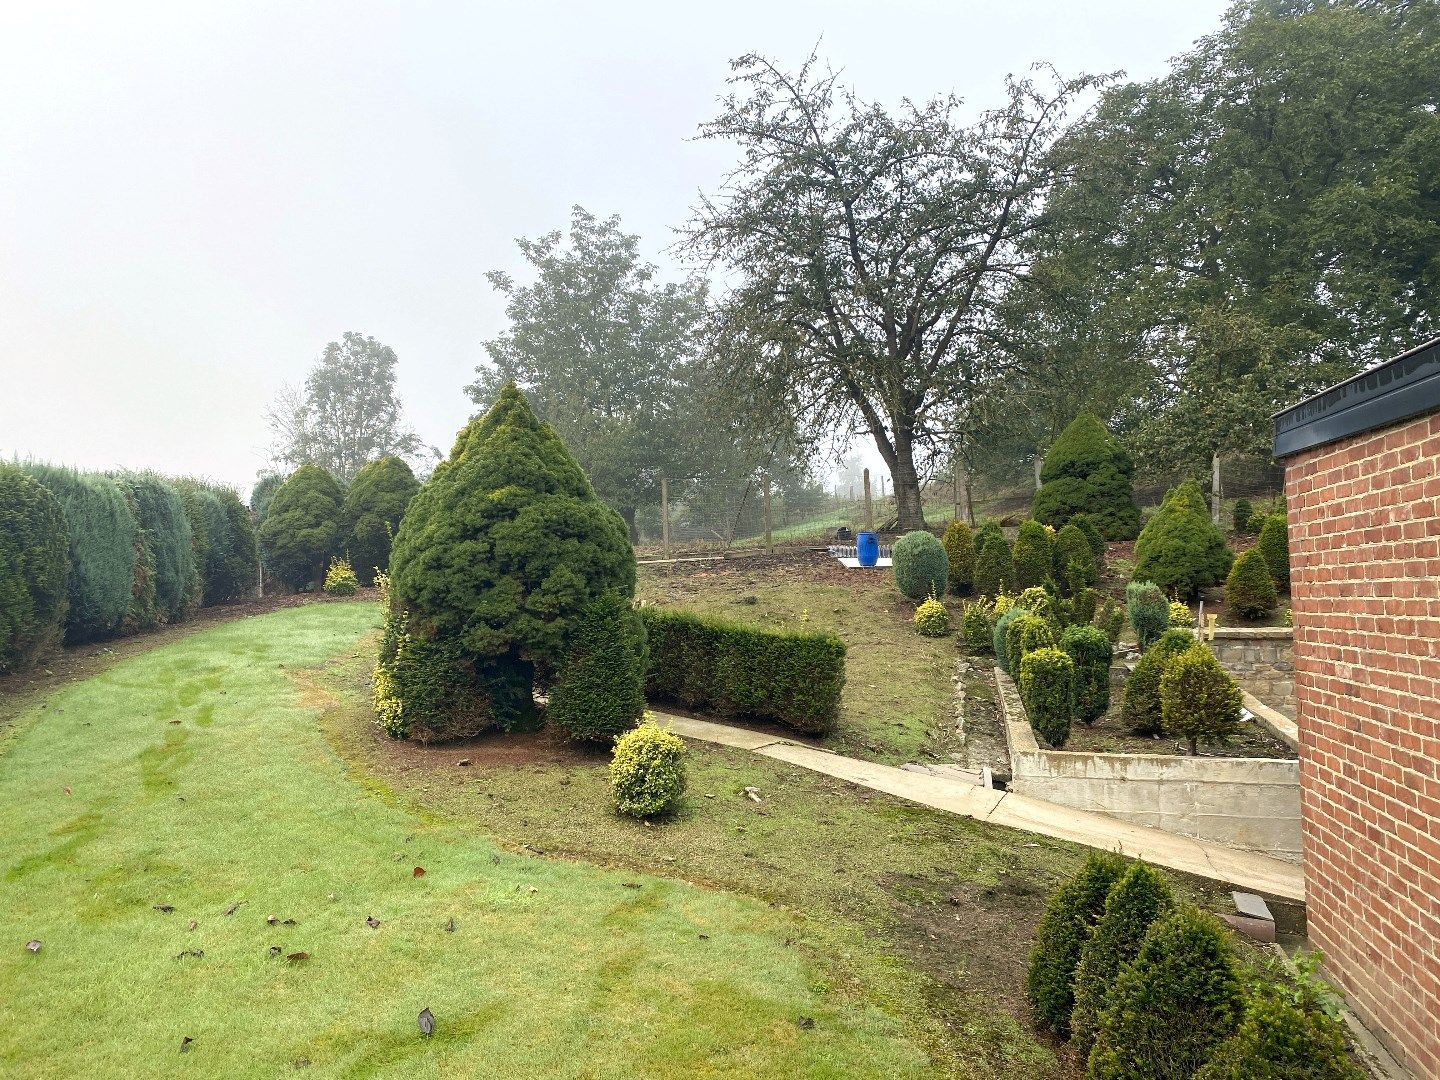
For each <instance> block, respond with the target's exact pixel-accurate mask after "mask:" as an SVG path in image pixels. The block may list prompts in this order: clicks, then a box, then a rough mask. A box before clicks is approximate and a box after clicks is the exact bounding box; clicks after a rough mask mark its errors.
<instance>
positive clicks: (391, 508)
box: [340, 455, 420, 585]
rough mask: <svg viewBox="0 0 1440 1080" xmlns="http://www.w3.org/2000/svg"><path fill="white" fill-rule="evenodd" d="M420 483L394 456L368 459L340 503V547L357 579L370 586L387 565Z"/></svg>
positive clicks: (403, 463)
mask: <svg viewBox="0 0 1440 1080" xmlns="http://www.w3.org/2000/svg"><path fill="white" fill-rule="evenodd" d="M419 490H420V484H419V482H418V481H417V480H416V479H415V474H414V473H413V472H411V471H410V466H409V465H407V464H405V462H404V461H402V460H400V458H398V457H394V456H393V455H390V456H386V457H382V458H376V459H375V460H374V461H371V462H367V463H366V464H365V466H364V468H362V469H361V470H360V471H359V472H358V473H356V474H355V479H354V480H353V481H352V482H351V484H350V487H349V489H348V490H347V491H346V492H345V501H344V503H342V504H341V506H340V549H341V550H342V551H344V553H345V556H346V558H348V559H349V560H350V565H351V566H353V567H354V568H355V574H356V576H357V577H358V578H359V579H360V582H361V583H362V584H365V585H369V584H370V583H371V582H372V581H374V579H375V573H376V571H378V570H384V569H385V568H386V567H388V566H389V565H390V544H391V541H393V540H394V538H395V533H396V532H397V531H398V530H399V528H400V519H401V518H403V517H404V516H405V510H406V508H407V507H409V505H410V500H411V499H413V498H414V497H415V493H416V492H417V491H419Z"/></svg>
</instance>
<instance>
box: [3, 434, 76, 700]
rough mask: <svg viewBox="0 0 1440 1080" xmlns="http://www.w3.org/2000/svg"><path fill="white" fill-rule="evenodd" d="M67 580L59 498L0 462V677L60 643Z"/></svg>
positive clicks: (66, 546) (67, 557) (67, 561)
mask: <svg viewBox="0 0 1440 1080" xmlns="http://www.w3.org/2000/svg"><path fill="white" fill-rule="evenodd" d="M69 579H70V554H69V540H68V538H67V537H66V533H65V512H64V511H63V510H62V509H61V508H60V500H59V499H57V498H55V496H54V495H53V494H52V493H51V492H50V490H49V489H48V488H46V487H45V486H44V485H43V484H41V483H39V482H38V481H37V480H35V479H33V478H32V477H29V476H27V475H26V474H25V473H24V472H23V471H22V470H21V469H20V468H19V467H18V466H15V465H9V464H6V463H5V462H0V674H3V673H5V672H7V671H12V670H18V669H21V668H25V667H28V666H29V665H30V664H31V663H32V662H33V661H34V659H35V657H36V656H37V655H38V654H40V653H42V652H44V651H45V649H46V648H47V647H49V646H52V645H54V644H57V643H58V641H59V638H60V634H61V626H62V623H63V621H64V618H65V604H66V598H67V595H68V585H69Z"/></svg>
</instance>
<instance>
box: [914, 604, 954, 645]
mask: <svg viewBox="0 0 1440 1080" xmlns="http://www.w3.org/2000/svg"><path fill="white" fill-rule="evenodd" d="M915 629H916V630H918V631H920V633H921V635H923V636H924V637H944V636H945V635H946V634H948V633H950V612H948V611H947V610H945V605H944V604H942V603H941V602H940V601H939V600H937V599H935V597H933V596H932V597H930V598H929V599H927V600H922V601H921V602H920V606H919V607H917V608H916V609H915Z"/></svg>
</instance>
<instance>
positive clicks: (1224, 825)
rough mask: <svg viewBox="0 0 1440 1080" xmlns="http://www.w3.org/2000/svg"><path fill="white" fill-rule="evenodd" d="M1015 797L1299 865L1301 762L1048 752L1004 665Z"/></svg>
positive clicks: (1000, 681)
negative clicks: (1045, 801)
mask: <svg viewBox="0 0 1440 1080" xmlns="http://www.w3.org/2000/svg"><path fill="white" fill-rule="evenodd" d="M995 683H996V690H997V696H998V698H999V701H1000V709H1001V714H1002V716H1003V718H1004V721H1005V732H1006V735H1007V737H1008V739H1009V742H1010V773H1011V775H1010V785H1009V786H1010V790H1011V791H1014V792H1017V793H1019V794H1021V795H1033V796H1034V797H1036V798H1038V799H1048V800H1049V801H1051V802H1056V803H1060V804H1062V805H1064V806H1073V807H1075V808H1076V809H1079V810H1097V811H1099V812H1101V813H1104V814H1110V815H1111V816H1112V817H1117V818H1120V819H1122V820H1124V821H1130V822H1134V823H1135V824H1137V825H1148V826H1151V827H1153V828H1157V829H1164V830H1166V831H1167V832H1173V833H1177V834H1179V835H1181V836H1193V837H1196V838H1198V839H1201V840H1213V841H1216V842H1218V843H1222V844H1229V845H1230V846H1232V847H1238V848H1244V849H1246V850H1248V851H1260V852H1264V853H1265V854H1267V855H1273V856H1275V857H1276V858H1281V859H1288V860H1291V861H1294V862H1298V861H1299V860H1300V763H1299V762H1297V761H1288V760H1283V759H1279V758H1211V757H1176V756H1172V755H1168V754H1101V753H1090V752H1075V751H1070V750H1042V749H1041V748H1040V746H1039V744H1038V743H1037V742H1036V741H1035V733H1034V731H1033V730H1031V727H1030V721H1029V719H1028V718H1027V717H1026V716H1025V708H1024V706H1023V705H1022V704H1021V702H1020V692H1019V690H1017V689H1016V687H1015V684H1014V683H1013V682H1012V681H1011V680H1010V678H1009V676H1007V675H1006V674H1005V673H1004V672H1003V671H1001V670H1000V669H999V668H996V669H995Z"/></svg>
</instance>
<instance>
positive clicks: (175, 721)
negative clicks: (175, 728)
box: [170, 720, 180, 724]
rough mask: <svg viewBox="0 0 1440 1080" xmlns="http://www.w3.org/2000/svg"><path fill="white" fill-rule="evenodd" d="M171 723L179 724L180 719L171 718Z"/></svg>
mask: <svg viewBox="0 0 1440 1080" xmlns="http://www.w3.org/2000/svg"><path fill="white" fill-rule="evenodd" d="M170 723H172V724H178V723H180V721H179V720H171V721H170Z"/></svg>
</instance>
